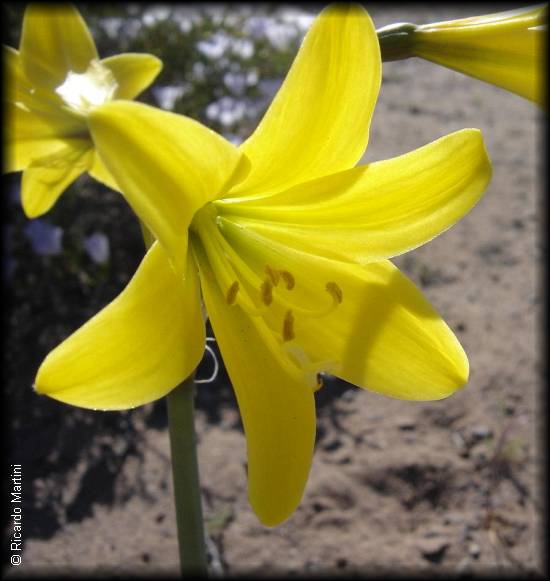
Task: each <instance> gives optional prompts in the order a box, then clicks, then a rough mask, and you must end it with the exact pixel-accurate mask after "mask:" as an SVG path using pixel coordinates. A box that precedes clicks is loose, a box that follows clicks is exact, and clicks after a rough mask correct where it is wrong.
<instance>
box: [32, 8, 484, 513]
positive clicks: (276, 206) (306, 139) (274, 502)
mask: <svg viewBox="0 0 550 581" xmlns="http://www.w3.org/2000/svg"><path fill="white" fill-rule="evenodd" d="M380 79H381V61H380V51H379V45H378V40H377V37H376V33H375V30H374V27H373V25H372V22H371V20H370V18H369V16H368V14H367V13H366V12H365V11H364V9H363V8H361V7H360V6H350V7H344V6H338V5H337V6H333V7H329V8H328V9H326V10H325V11H323V13H322V14H321V15H320V16H319V18H318V19H317V20H316V21H315V22H314V24H313V25H312V28H311V30H310V31H309V32H308V34H307V35H306V38H305V40H304V42H303V45H302V47H301V48H300V51H299V53H298V55H297V57H296V60H295V62H294V63H293V65H292V68H291V70H290V72H289V74H288V76H287V78H286V80H285V81H284V83H283V85H282V87H281V89H280V90H279V92H278V94H277V95H276V97H275V99H274V101H273V102H272V104H271V106H270V107H269V109H268V111H267V113H266V114H265V116H264V118H263V120H262V121H261V123H260V125H259V126H258V128H257V129H256V131H255V132H254V134H253V135H252V136H251V137H250V138H249V139H248V140H247V141H246V142H245V143H244V144H243V145H242V147H241V148H240V149H237V148H235V147H233V146H232V145H231V144H230V143H228V142H227V141H225V140H223V139H222V138H221V137H219V136H218V135H216V134H215V133H213V132H212V131H210V130H208V129H206V128H204V127H203V126H202V125H200V124H198V123H196V122H194V121H192V120H190V119H187V118H185V117H183V116H178V115H175V114H172V113H168V112H164V111H159V110H156V109H154V108H151V107H148V106H146V105H140V104H137V103H111V104H107V105H104V106H103V107H101V108H98V109H96V110H95V111H94V112H92V114H91V116H90V127H91V132H92V135H93V137H94V141H95V143H96V146H97V148H98V151H99V154H100V156H101V157H102V159H103V161H104V163H105V164H106V165H107V167H108V169H109V171H111V172H112V173H113V175H114V176H115V178H116V180H117V182H118V183H119V184H120V185H121V189H122V191H123V192H124V194H125V196H126V197H127V199H128V200H129V202H130V204H131V205H132V207H133V208H134V210H135V211H136V213H137V214H138V216H139V217H140V218H141V219H142V220H143V221H144V222H145V223H146V224H147V226H148V227H149V229H150V230H151V232H153V234H154V235H155V237H156V239H157V242H155V243H154V244H153V246H152V247H151V248H150V250H149V251H148V253H147V254H146V256H145V258H144V259H143V262H142V263H141V265H140V267H139V269H138V271H137V273H136V274H135V276H134V278H133V279H132V281H131V282H130V283H129V285H128V287H127V288H126V289H125V290H124V291H123V292H122V294H121V295H120V296H119V297H118V298H116V299H115V300H114V301H113V302H112V303H111V304H110V305H108V306H107V307H106V308H105V309H104V310H103V311H101V312H100V313H99V314H97V315H96V316H95V317H94V318H92V319H91V320H90V321H88V322H87V323H86V324H85V325H84V326H83V327H81V328H80V329H79V330H78V331H76V332H75V333H74V334H73V335H72V336H71V337H69V338H68V339H67V340H66V341H64V342H63V343H62V344H61V345H60V346H58V347H57V348H56V349H54V350H53V351H52V352H51V353H50V354H49V355H48V356H47V358H46V359H45V361H44V363H43V364H42V366H41V368H40V370H39V372H38V376H37V379H36V386H35V387H36V390H37V391H38V392H40V393H45V394H47V395H49V396H51V397H53V398H56V399H58V400H60V401H63V402H67V403H70V404H73V405H79V406H83V407H89V408H100V409H123V408H129V407H133V406H137V405H140V404H144V403H146V402H150V401H152V400H154V399H157V398H159V397H161V396H163V395H165V394H166V393H168V392H169V391H170V390H171V389H172V388H173V387H175V386H176V385H177V384H178V382H180V381H181V380H183V379H184V378H185V377H186V376H188V375H189V374H190V373H192V371H193V370H194V369H195V367H196V365H197V364H198V362H199V361H200V359H201V356H202V353H203V349H204V341H205V330H204V321H203V316H202V308H201V301H200V295H201V290H202V297H203V299H204V303H205V306H206V309H207V312H208V315H209V317H210V320H211V323H212V325H213V328H214V332H215V334H216V338H217V341H218V344H219V346H220V349H221V352H222V354H223V357H224V361H225V363H226V367H227V369H228V372H229V375H230V377H231V380H232V383H233V386H234V389H235V391H236V395H237V400H238V404H239V408H240V412H241V415H242V418H243V423H244V429H245V434H246V439H247V448H248V479H249V498H250V501H251V504H252V507H253V509H254V510H255V512H256V513H257V515H258V516H259V518H260V520H261V521H262V522H263V523H264V524H266V525H275V524H278V523H280V522H281V521H283V520H284V519H285V518H287V517H288V516H289V515H290V514H291V513H292V512H293V510H294V509H295V508H296V506H297V505H298V503H299V501H300V498H301V496H302V493H303V490H304V486H305V483H306V480H307V475H308V472H309V469H310V464H311V459H312V453H313V446H314V440H315V401H314V392H315V391H316V390H317V389H318V388H319V387H320V385H321V383H322V382H320V381H319V379H318V373H319V372H328V373H331V374H334V375H336V376H338V377H341V378H343V379H345V380H346V381H349V382H351V383H353V384H355V385H357V386H360V387H364V388H367V389H371V390H374V391H377V392H379V393H382V394H385V395H389V396H392V397H396V398H405V399H411V400H431V399H439V398H443V397H446V396H448V395H450V394H451V393H453V392H454V391H455V390H456V389H458V388H460V387H461V386H463V385H464V384H465V382H466V381H467V378H468V360H467V358H466V355H465V353H464V351H463V349H462V347H461V345H460V344H459V342H458V340H457V339H456V337H455V335H454V334H453V333H452V331H451V330H450V329H449V327H448V326H447V325H446V324H445V322H444V321H443V320H442V319H441V318H440V316H439V315H438V314H437V313H436V311H435V310H434V309H433V308H432V307H431V306H430V304H429V303H428V302H427V301H426V299H425V298H424V297H423V296H422V294H421V293H420V291H419V290H418V289H417V288H416V287H415V286H414V285H413V283H412V282H411V281H410V280H409V279H408V278H406V277H405V276H404V275H403V274H401V273H400V272H399V270H398V269H397V268H396V267H395V266H393V265H392V263H391V262H390V261H389V260H388V258H390V257H392V256H395V255H398V254H401V253H403V252H406V251H408V250H411V249H412V248H415V247H417V246H419V245H421V244H423V243H425V242H427V241H428V240H430V239H431V238H433V237H434V236H437V235H438V234H439V233H441V232H442V231H444V230H446V229H447V228H449V227H450V226H451V225H452V224H453V223H454V222H456V221H457V220H458V219H460V218H461V217H462V216H463V215H464V214H465V213H466V212H468V211H469V210H470V208H472V206H473V205H474V204H475V203H476V202H477V201H478V199H479V198H480V197H481V195H482V193H483V191H484V190H485V188H486V186H487V183H488V181H489V179H490V174H491V168H490V162H489V160H488V158H487V155H486V152H485V148H484V145H483V140H482V138H481V134H480V132H479V131H477V130H475V129H465V130H463V131H458V132H456V133H453V134H451V135H448V136H446V137H443V138H441V139H439V140H437V141H435V142H433V143H430V144H428V145H426V146H424V147H421V148H420V149H418V150H416V151H413V152H411V153H408V154H406V155H402V156H400V157H396V158H393V159H390V160H388V161H381V162H377V163H372V164H370V165H365V166H361V167H354V166H355V165H356V163H357V162H358V161H359V159H360V158H361V156H362V154H363V152H364V150H365V147H366V145H367V141H368V134H369V126H370V122H371V117H372V113H373V110H374V106H375V103H376V99H377V95H378V91H379V86H380ZM130 120H131V123H130ZM121 152H123V153H124V154H123V155H121ZM181 273H184V276H181Z"/></svg>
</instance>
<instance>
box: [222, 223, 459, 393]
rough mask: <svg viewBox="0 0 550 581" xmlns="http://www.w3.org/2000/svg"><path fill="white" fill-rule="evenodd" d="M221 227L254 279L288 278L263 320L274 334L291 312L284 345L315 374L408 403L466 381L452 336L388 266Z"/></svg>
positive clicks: (414, 290) (453, 388)
mask: <svg viewBox="0 0 550 581" xmlns="http://www.w3.org/2000/svg"><path fill="white" fill-rule="evenodd" d="M220 227H221V230H222V232H223V234H224V236H225V238H226V239H227V240H228V241H229V243H230V244H231V245H232V247H233V248H234V249H235V251H236V252H237V253H238V254H239V256H241V257H242V259H244V260H245V261H246V262H247V264H249V265H251V266H252V267H253V268H254V269H255V271H256V272H257V273H259V274H260V276H263V272H264V269H265V267H266V266H268V267H270V268H271V269H272V271H274V270H284V271H286V272H288V273H290V275H291V276H292V277H293V285H292V288H291V290H289V289H287V288H284V286H283V285H282V284H280V283H279V285H278V286H277V287H276V288H274V289H273V297H274V299H273V302H272V304H271V306H270V307H269V308H268V309H267V310H266V313H267V314H266V317H267V318H268V321H269V324H270V326H271V327H272V328H273V329H274V330H277V329H279V332H280V329H282V321H283V318H284V312H285V309H289V308H290V309H293V312H294V321H293V323H294V336H295V339H294V340H292V341H291V343H289V345H290V344H293V345H295V346H296V349H299V350H301V351H302V352H303V353H305V355H306V356H307V358H308V359H309V360H310V361H311V362H312V364H311V365H317V369H318V370H319V371H323V370H324V371H327V372H329V373H332V374H333V375H337V376H338V377H341V378H343V379H345V380H346V381H349V382H351V383H353V384H355V385H357V386H359V387H364V388H367V389H370V390H373V391H376V392H379V393H382V394H384V395H388V396H391V397H396V398H400V399H410V400H433V399H440V398H443V397H446V396H448V395H450V394H452V393H453V392H454V391H456V390H457V389H459V388H460V387H462V386H463V385H464V384H465V383H466V381H467V379H468V360H467V358H466V355H465V353H464V350H463V349H462V347H461V345H460V343H459V342H458V340H457V338H456V337H455V335H454V334H453V332H452V331H451V330H450V329H449V327H448V326H447V325H446V324H445V322H444V321H443V320H442V319H441V317H440V316H439V315H438V313H437V312H436V311H435V310H434V308H433V307H432V306H431V305H430V304H429V303H428V301H427V300H426V299H425V298H424V297H423V295H422V293H421V292H420V291H419V290H418V289H417V288H416V287H415V285H414V284H413V283H412V282H411V281H410V280H409V279H408V278H407V277H406V276H404V275H403V274H401V273H400V272H399V270H398V269H397V268H396V267H395V266H393V265H392V264H391V263H390V262H389V261H380V262H374V263H370V264H367V265H359V264H352V263H346V262H340V261H336V260H330V259H327V258H325V257H320V256H314V255H312V254H308V253H307V252H303V251H301V250H297V249H295V248H292V247H289V246H285V245H283V244H280V243H278V242H273V241H272V240H270V239H267V238H265V237H263V236H262V235H260V234H257V233H256V232H253V231H251V230H249V229H246V228H244V229H243V228H242V227H240V226H237V225H235V224H233V223H232V222H231V221H230V220H228V219H226V218H224V219H222V221H221V226H220ZM283 301H287V303H290V306H289V304H284V303H283ZM331 305H332V307H331Z"/></svg>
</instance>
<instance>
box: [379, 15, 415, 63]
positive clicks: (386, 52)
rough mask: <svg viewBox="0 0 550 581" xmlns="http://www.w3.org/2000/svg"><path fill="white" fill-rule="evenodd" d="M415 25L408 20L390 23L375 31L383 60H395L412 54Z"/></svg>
mask: <svg viewBox="0 0 550 581" xmlns="http://www.w3.org/2000/svg"><path fill="white" fill-rule="evenodd" d="M416 28H417V27H416V25H415V24H410V23H409V22H400V23H398V24H390V25H389V26H384V27H383V28H380V29H378V30H377V31H376V34H377V35H378V41H379V42H380V53H381V55H382V60H383V61H397V60H402V59H407V58H409V57H412V56H414V53H413V41H414V33H415V31H416Z"/></svg>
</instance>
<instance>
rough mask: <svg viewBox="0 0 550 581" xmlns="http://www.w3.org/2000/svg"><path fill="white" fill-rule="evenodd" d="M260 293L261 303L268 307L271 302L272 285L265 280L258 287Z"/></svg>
mask: <svg viewBox="0 0 550 581" xmlns="http://www.w3.org/2000/svg"><path fill="white" fill-rule="evenodd" d="M260 293H261V296H262V303H263V304H264V305H266V306H269V305H270V304H271V303H272V302H273V285H272V284H271V281H270V280H269V279H267V278H266V279H265V280H264V282H263V283H262V286H261V287H260Z"/></svg>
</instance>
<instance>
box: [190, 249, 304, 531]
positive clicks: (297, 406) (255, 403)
mask: <svg viewBox="0 0 550 581" xmlns="http://www.w3.org/2000/svg"><path fill="white" fill-rule="evenodd" d="M194 248H195V247H194ZM199 264H200V274H201V282H202V289H203V295H204V300H205V303H206V307H207V310H208V314H209V317H210V320H211V322H212V326H213V329H214V332H215V334H216V340H217V341H218V344H219V346H220V349H221V352H222V355H223V359H224V362H225V364H226V367H227V370H228V373H229V376H230V377H231V381H232V383H233V387H234V389H235V393H236V395H237V401H238V404H239V410H240V413H241V417H242V420H243V424H244V430H245V435H246V442H247V455H248V495H249V499H250V504H251V505H252V508H253V509H254V512H255V513H256V514H257V515H258V518H259V519H260V520H261V522H262V523H263V524H264V525H267V526H275V525H277V524H279V523H281V522H282V521H283V520H285V519H286V518H288V516H290V514H292V512H293V511H294V510H295V509H296V507H297V506H298V504H299V502H300V500H301V498H302V494H303V491H304V487H305V484H306V480H307V477H308V474H309V470H310V466H311V460H312V455H313V447H314V443H315V402H314V396H313V391H312V389H311V388H310V387H308V386H307V385H306V384H305V383H302V382H297V381H296V379H295V378H294V377H291V376H290V375H289V374H288V373H287V372H286V371H285V370H284V369H283V368H282V367H281V366H280V365H279V363H278V362H277V360H276V359H275V358H274V357H273V349H274V348H275V349H276V348H278V347H277V346H275V347H274V346H273V345H272V344H270V343H272V342H274V339H273V338H272V337H269V336H266V333H265V330H266V329H263V330H262V322H261V320H260V319H253V318H251V317H249V316H248V315H246V314H245V313H244V312H243V311H241V310H240V307H237V306H235V307H229V306H228V305H227V303H226V301H225V298H224V296H223V295H222V293H221V292H220V289H219V288H218V286H217V284H216V281H215V280H214V277H213V274H212V273H211V271H210V270H209V267H208V263H207V261H206V260H205V259H202V260H200V261H199ZM264 327H265V325H264ZM268 335H269V333H268Z"/></svg>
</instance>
